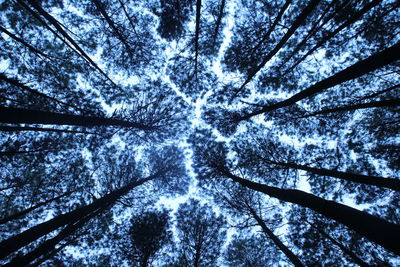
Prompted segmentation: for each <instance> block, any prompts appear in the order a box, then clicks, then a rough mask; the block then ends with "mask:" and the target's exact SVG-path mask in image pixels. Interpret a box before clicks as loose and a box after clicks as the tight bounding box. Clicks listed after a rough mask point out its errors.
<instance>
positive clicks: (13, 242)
mask: <svg viewBox="0 0 400 267" xmlns="http://www.w3.org/2000/svg"><path fill="white" fill-rule="evenodd" d="M157 175H158V174H155V175H152V176H149V177H147V178H143V179H140V180H138V181H135V182H132V183H130V184H128V185H126V186H124V187H122V188H120V189H117V190H115V191H113V192H111V193H109V194H108V195H105V196H104V197H102V198H100V199H97V200H95V201H94V202H93V203H91V204H89V205H86V206H83V207H80V208H77V209H75V210H74V211H70V212H67V213H64V214H61V215H59V216H57V217H54V218H53V219H51V220H48V221H46V222H43V223H41V224H38V225H36V226H33V227H31V228H30V229H28V230H25V231H24V232H22V233H20V234H17V235H14V236H12V237H10V238H8V239H6V240H4V241H2V242H1V243H0V260H1V259H3V258H5V257H7V256H8V255H9V254H11V253H13V252H16V251H18V250H19V249H20V248H22V247H24V246H26V245H28V244H30V243H31V242H33V241H35V240H37V239H38V238H40V237H42V236H44V235H46V234H49V233H51V232H52V231H54V230H56V229H58V228H60V227H62V226H65V225H68V224H72V223H75V222H77V221H79V220H80V219H82V218H84V217H85V216H87V215H88V214H90V213H92V212H94V211H96V210H97V209H99V208H101V207H104V206H110V205H112V204H114V203H115V201H117V200H118V199H119V198H120V197H122V196H124V195H126V194H127V193H128V192H129V191H131V190H132V189H133V188H135V187H137V186H140V185H142V184H143V183H145V182H147V181H150V180H152V179H155V178H156V177H157Z"/></svg>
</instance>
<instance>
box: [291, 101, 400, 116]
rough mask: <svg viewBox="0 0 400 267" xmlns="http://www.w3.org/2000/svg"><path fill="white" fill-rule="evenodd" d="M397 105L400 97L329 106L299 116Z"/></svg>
mask: <svg viewBox="0 0 400 267" xmlns="http://www.w3.org/2000/svg"><path fill="white" fill-rule="evenodd" d="M396 106H400V99H390V100H381V101H373V102H369V103H361V104H355V105H348V106H342V107H337V108H327V109H322V110H319V111H316V112H313V113H309V114H306V115H303V116H300V117H298V118H300V119H303V118H309V117H314V116H316V115H326V114H330V113H337V112H345V111H351V110H357V109H367V108H380V107H396Z"/></svg>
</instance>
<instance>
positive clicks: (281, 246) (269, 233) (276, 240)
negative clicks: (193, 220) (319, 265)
mask: <svg viewBox="0 0 400 267" xmlns="http://www.w3.org/2000/svg"><path fill="white" fill-rule="evenodd" d="M247 209H248V210H249V211H250V213H251V215H252V216H253V218H254V219H255V220H256V221H257V223H258V225H259V226H260V227H261V228H262V230H263V231H264V233H265V234H266V235H267V236H268V237H269V238H270V239H271V240H272V241H273V242H274V244H275V245H276V246H277V247H278V248H279V249H280V250H281V251H282V252H283V253H284V254H285V256H286V257H287V258H288V259H289V260H290V261H291V262H292V263H293V265H294V266H296V267H304V265H303V263H301V261H300V259H299V258H298V257H297V256H296V255H295V254H294V253H293V252H292V251H291V250H290V249H289V248H288V247H287V246H285V244H283V243H282V241H281V240H280V239H279V238H278V237H277V236H276V235H275V234H274V232H272V231H271V230H270V229H269V228H268V226H267V225H266V224H265V222H264V221H263V219H261V217H260V216H258V214H257V213H256V211H255V210H254V209H253V208H252V207H250V206H247Z"/></svg>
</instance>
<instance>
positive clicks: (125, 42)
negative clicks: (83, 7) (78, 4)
mask: <svg viewBox="0 0 400 267" xmlns="http://www.w3.org/2000/svg"><path fill="white" fill-rule="evenodd" d="M93 2H94V4H95V5H96V7H97V9H98V10H99V11H100V13H101V15H102V16H103V17H104V19H105V20H106V22H107V24H108V26H110V28H111V29H112V30H113V32H114V33H115V35H116V36H117V38H118V39H119V40H120V41H121V43H122V44H123V45H124V46H125V48H126V50H127V51H128V53H129V54H130V55H133V49H132V48H131V47H130V45H129V44H128V42H127V41H126V40H125V38H124V37H123V36H122V34H121V33H120V32H119V30H118V28H117V26H116V25H115V23H114V21H112V19H111V18H110V16H108V14H107V12H106V11H105V9H104V6H103V4H102V3H101V2H100V1H99V0H93Z"/></svg>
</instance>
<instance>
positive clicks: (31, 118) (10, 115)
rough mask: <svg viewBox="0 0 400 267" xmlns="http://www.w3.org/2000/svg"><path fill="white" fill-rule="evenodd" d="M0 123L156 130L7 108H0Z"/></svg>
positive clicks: (135, 124)
mask: <svg viewBox="0 0 400 267" xmlns="http://www.w3.org/2000/svg"><path fill="white" fill-rule="evenodd" d="M0 122H3V123H30V124H33V123H35V124H54V125H75V126H83V127H93V126H118V127H127V128H136V129H139V130H150V131H151V130H155V129H156V127H155V126H148V125H144V124H141V123H135V122H130V121H125V120H118V119H112V118H100V117H89V116H81V115H71V114H61V113H54V112H48V111H38V110H29V109H22V108H9V107H0Z"/></svg>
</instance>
